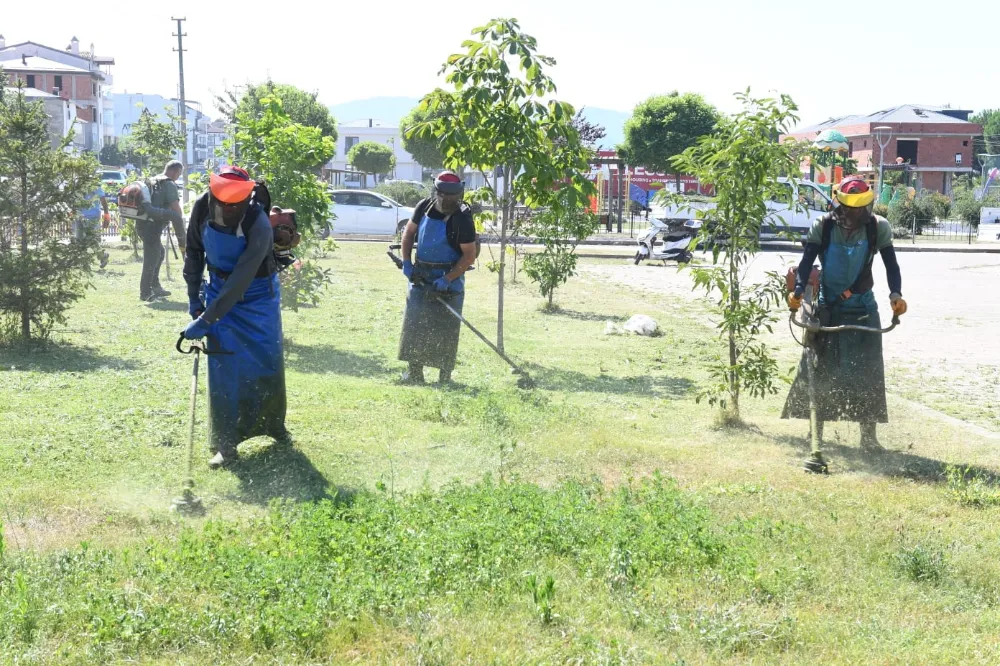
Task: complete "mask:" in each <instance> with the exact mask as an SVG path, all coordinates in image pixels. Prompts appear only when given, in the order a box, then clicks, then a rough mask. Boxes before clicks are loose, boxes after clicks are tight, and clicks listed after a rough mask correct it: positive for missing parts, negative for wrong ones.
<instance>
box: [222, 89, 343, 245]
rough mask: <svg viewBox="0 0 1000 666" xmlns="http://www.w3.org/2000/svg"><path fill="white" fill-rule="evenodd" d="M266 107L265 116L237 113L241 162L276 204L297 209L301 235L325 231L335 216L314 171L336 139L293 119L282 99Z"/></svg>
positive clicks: (254, 113)
mask: <svg viewBox="0 0 1000 666" xmlns="http://www.w3.org/2000/svg"><path fill="white" fill-rule="evenodd" d="M261 104H262V105H263V107H264V111H263V113H261V114H257V113H256V112H253V111H240V112H239V113H238V114H237V117H236V132H235V139H236V142H237V143H238V144H239V145H240V146H242V148H241V150H240V154H239V156H238V157H237V158H236V163H237V164H239V165H240V166H242V167H244V168H246V169H247V171H249V173H250V174H251V175H253V177H255V178H258V179H262V180H264V181H265V182H266V183H267V188H268V191H269V192H270V193H271V200H272V201H273V202H274V204H275V205H277V206H281V207H282V208H294V209H295V211H296V218H297V222H298V225H299V228H300V229H301V230H302V231H304V232H307V233H308V232H311V231H313V230H315V229H322V228H324V226H325V224H326V221H327V219H328V218H329V215H330V203H331V202H330V195H329V194H328V193H327V187H326V184H325V183H323V182H322V181H321V180H320V179H319V178H318V177H317V176H316V174H315V173H314V172H313V167H314V166H315V165H316V163H317V159H318V157H319V156H320V155H324V154H326V153H328V152H329V151H330V150H331V149H332V147H333V139H331V138H330V137H327V136H323V133H322V131H321V130H320V129H319V128H317V127H307V126H305V125H300V124H298V123H295V122H294V121H292V119H291V118H290V117H289V116H288V114H286V113H285V111H284V107H283V105H282V102H281V100H279V99H277V98H273V99H263V100H261ZM303 235H305V234H303Z"/></svg>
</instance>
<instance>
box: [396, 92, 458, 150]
mask: <svg viewBox="0 0 1000 666" xmlns="http://www.w3.org/2000/svg"><path fill="white" fill-rule="evenodd" d="M442 94H445V95H447V94H449V93H446V92H444V91H442ZM442 113H443V110H442V108H441V107H438V108H437V109H434V110H431V108H430V107H428V106H427V105H425V104H418V105H417V106H415V107H414V108H413V110H412V111H410V113H408V114H407V115H406V116H405V117H404V118H403V119H402V120H401V121H399V131H400V133H401V134H402V135H403V148H404V149H405V150H406V152H408V153H410V154H411V155H413V159H415V160H416V161H417V163H418V164H420V166H422V167H426V168H428V169H441V168H443V167H444V155H442V154H441V146H440V144H439V143H438V140H437V138H436V137H434V136H430V135H428V136H424V135H422V134H415V133H411V132H410V130H412V129H413V128H415V127H418V126H420V125H422V124H425V123H429V122H434V121H440V120H443V116H442Z"/></svg>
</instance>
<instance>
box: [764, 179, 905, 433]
mask: <svg viewBox="0 0 1000 666" xmlns="http://www.w3.org/2000/svg"><path fill="white" fill-rule="evenodd" d="M874 202H875V192H874V190H872V189H871V187H869V185H868V183H867V182H865V180H864V179H863V178H861V177H860V176H848V177H847V178H845V179H844V180H843V182H841V183H840V186H839V187H837V188H835V190H834V209H833V212H832V213H830V214H829V215H826V216H824V217H823V218H822V219H820V220H817V221H816V222H815V223H814V224H813V226H812V229H811V230H810V231H809V235H808V237H807V239H806V247H805V252H804V253H803V256H802V261H801V262H800V263H799V266H798V269H797V271H796V275H795V289H794V291H792V293H790V294H789V295H788V306H789V308H790V309H791V310H792V311H796V310H798V309H799V307H800V306H801V305H802V295H803V292H804V291H805V287H806V284H807V283H808V281H809V278H810V275H811V274H812V272H813V270H814V269H813V263H814V262H815V261H816V259H817V258H819V260H820V263H821V265H822V269H823V270H822V273H821V277H820V285H819V298H818V301H819V315H820V322H821V324H822V325H823V326H841V325H855V326H865V327H868V328H875V329H877V328H879V327H880V326H881V323H880V320H879V313H878V305H877V303H876V300H875V292H874V286H875V281H874V279H873V278H872V264H873V263H874V260H875V255H876V254H879V255H881V257H882V262H883V263H884V264H885V270H886V276H887V278H888V283H889V303H890V306H891V308H892V312H893V314H894V315H895V316H899V315H902V314H903V313H905V312H906V301H904V300H903V295H902V289H903V287H902V277H901V275H900V270H899V263H898V261H897V260H896V251H895V249H894V248H893V246H892V229H891V227H890V226H889V222H888V221H887V220H886V219H885V218H883V217H880V216H877V215H874V214H873V213H872V207H873V204H874ZM816 356H817V363H818V364H817V366H816V367H815V370H814V373H815V374H814V379H815V382H816V392H815V395H816V396H817V398H818V404H817V412H818V414H817V416H818V427H817V435H818V436H819V438H822V435H823V431H822V427H823V422H824V421H853V422H856V423H860V424H861V447H862V449H865V450H867V451H875V452H877V451H882V450H884V449H883V448H882V446H881V445H880V444H879V442H878V438H877V437H876V432H875V431H876V424H877V423H887V422H888V411H887V409H886V400H885V368H884V364H883V360H882V336H881V335H877V334H873V333H867V332H864V331H853V332H852V331H848V332H842V333H834V334H820V335H819V336H818V337H817V341H816ZM807 362H808V359H807V356H806V354H803V357H802V361H801V364H800V366H799V373H798V376H797V377H796V379H795V382H794V383H793V385H792V388H791V390H790V391H789V394H788V399H787V400H786V402H785V409H784V412H783V413H782V418H786V419H787V418H801V419H808V418H809V396H808V384H807V372H806V367H805V365H804V364H805V363H807Z"/></svg>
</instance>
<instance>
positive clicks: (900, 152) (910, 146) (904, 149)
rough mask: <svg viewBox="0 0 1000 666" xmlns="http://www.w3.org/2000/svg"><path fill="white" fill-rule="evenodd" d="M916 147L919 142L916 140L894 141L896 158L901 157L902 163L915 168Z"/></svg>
mask: <svg viewBox="0 0 1000 666" xmlns="http://www.w3.org/2000/svg"><path fill="white" fill-rule="evenodd" d="M918 145H920V142H919V141H917V140H916V139H899V140H898V141H896V157H902V158H903V161H904V162H907V163H909V164H910V165H912V166H916V165H917V146H918Z"/></svg>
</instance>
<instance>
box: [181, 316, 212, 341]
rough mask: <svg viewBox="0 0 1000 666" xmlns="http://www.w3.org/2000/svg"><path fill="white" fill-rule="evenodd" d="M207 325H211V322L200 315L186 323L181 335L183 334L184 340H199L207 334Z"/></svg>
mask: <svg viewBox="0 0 1000 666" xmlns="http://www.w3.org/2000/svg"><path fill="white" fill-rule="evenodd" d="M209 327H211V324H209V323H208V322H207V321H205V320H204V319H202V318H201V317H198V318H197V319H195V320H194V321H193V322H191V323H190V324H188V325H187V327H186V328H185V329H184V331H183V332H182V333H181V335H183V336H184V338H185V339H186V340H200V339H201V338H203V337H205V336H206V335H208V329H209Z"/></svg>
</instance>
